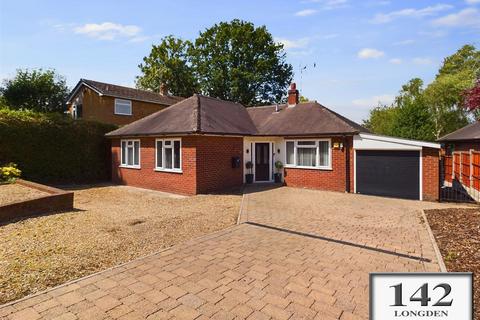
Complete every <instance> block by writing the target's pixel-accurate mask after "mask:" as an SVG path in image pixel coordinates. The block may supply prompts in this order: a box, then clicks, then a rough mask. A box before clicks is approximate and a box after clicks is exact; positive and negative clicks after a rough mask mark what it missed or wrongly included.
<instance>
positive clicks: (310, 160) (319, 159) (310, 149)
mask: <svg viewBox="0 0 480 320" xmlns="http://www.w3.org/2000/svg"><path fill="white" fill-rule="evenodd" d="M285 154H286V155H285V157H286V159H285V166H286V167H294V168H307V169H328V170H330V169H332V149H331V139H316V140H312V139H305V140H286V141H285Z"/></svg>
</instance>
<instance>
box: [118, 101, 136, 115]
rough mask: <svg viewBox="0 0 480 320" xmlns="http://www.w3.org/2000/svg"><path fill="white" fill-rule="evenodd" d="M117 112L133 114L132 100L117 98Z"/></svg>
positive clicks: (119, 113)
mask: <svg viewBox="0 0 480 320" xmlns="http://www.w3.org/2000/svg"><path fill="white" fill-rule="evenodd" d="M114 113H115V114H118V115H122V116H131V115H132V101H130V100H123V99H115V111H114Z"/></svg>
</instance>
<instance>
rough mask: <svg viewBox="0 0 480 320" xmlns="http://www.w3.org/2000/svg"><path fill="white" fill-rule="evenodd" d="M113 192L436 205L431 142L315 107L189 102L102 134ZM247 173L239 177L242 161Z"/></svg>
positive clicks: (293, 101) (295, 98) (435, 153)
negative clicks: (251, 188) (248, 182)
mask: <svg viewBox="0 0 480 320" xmlns="http://www.w3.org/2000/svg"><path fill="white" fill-rule="evenodd" d="M107 136H108V137H109V138H110V139H111V140H112V169H113V171H112V179H113V181H114V182H116V183H120V184H127V185H132V186H138V187H143V188H150V189H156V190H162V191H167V192H174V193H181V194H198V193H209V192H215V191H219V190H223V189H225V188H228V187H233V186H239V185H242V184H243V183H245V175H246V174H247V173H249V171H250V170H251V173H253V180H254V182H255V183H264V182H272V181H273V175H274V173H275V171H276V169H275V165H274V164H275V162H276V161H281V162H282V163H283V164H284V168H283V169H282V173H283V182H284V183H285V184H286V185H287V186H293V187H305V188H315V189H323V190H331V191H339V192H355V193H362V194H371V195H381V196H392V197H401V198H408V199H425V200H437V199H438V191H439V181H438V173H439V166H438V162H439V149H440V145H439V144H436V143H429V142H422V141H413V140H407V139H400V138H393V137H385V136H379V135H374V134H371V133H369V132H368V131H367V130H366V129H365V128H363V127H362V126H360V125H359V124H357V123H355V122H353V121H351V120H349V119H347V118H345V117H343V116H341V115H339V114H338V113H336V112H333V111H332V110H330V109H328V108H326V107H324V106H323V105H321V104H319V103H317V102H306V103H299V93H298V90H297V89H296V87H295V85H294V84H292V86H291V88H290V90H289V91H288V103H287V104H282V105H272V106H261V107H250V108H245V107H244V106H243V105H241V104H238V103H233V102H229V101H223V100H219V99H215V98H210V97H206V96H202V95H194V96H192V97H190V98H188V99H185V100H183V101H180V102H178V103H176V104H174V105H172V106H171V107H169V108H166V109H164V110H162V111H159V112H157V113H154V114H152V115H150V116H147V117H145V118H143V119H141V120H138V121H135V122H133V123H131V124H129V125H126V126H124V127H122V128H120V129H117V130H115V131H112V132H110V133H108V134H107ZM249 161H250V162H252V163H253V168H251V169H250V170H249V169H246V167H245V164H246V163H247V162H249Z"/></svg>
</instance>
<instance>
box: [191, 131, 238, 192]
mask: <svg viewBox="0 0 480 320" xmlns="http://www.w3.org/2000/svg"><path fill="white" fill-rule="evenodd" d="M196 146H197V193H208V192H213V191H221V190H224V189H227V188H231V187H234V186H241V185H242V184H243V172H242V168H243V164H242V155H243V153H242V152H243V151H242V150H243V138H242V137H219V136H197V137H196ZM232 157H239V158H240V161H241V162H240V167H238V168H232Z"/></svg>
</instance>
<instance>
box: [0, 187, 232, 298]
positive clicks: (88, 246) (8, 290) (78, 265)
mask: <svg viewBox="0 0 480 320" xmlns="http://www.w3.org/2000/svg"><path fill="white" fill-rule="evenodd" d="M4 187H5V186H1V188H4ZM8 187H9V188H12V187H13V186H10V185H9V186H8ZM240 201H241V197H240V195H199V196H193V197H183V196H175V195H171V194H166V193H162V192H157V191H150V190H145V189H138V188H133V187H127V186H105V187H91V188H86V189H83V190H75V208H76V210H75V211H71V212H65V213H60V214H54V215H46V216H40V217H34V218H29V219H25V220H21V221H18V222H14V223H10V224H6V225H3V226H2V225H0V257H1V260H0V303H4V302H7V301H10V300H13V299H18V298H20V297H22V296H25V295H27V294H31V293H33V292H36V291H39V290H43V289H46V288H47V287H52V286H56V285H59V284H61V283H64V282H66V281H68V280H71V279H76V278H79V277H81V276H84V275H88V274H91V273H93V272H95V271H99V270H103V269H106V268H109V267H112V266H114V265H118V264H120V263H122V262H126V261H129V260H132V259H134V258H137V257H140V256H144V255H147V254H149V253H152V252H155V251H158V250H160V249H162V248H165V247H169V246H172V245H174V244H177V243H179V242H184V241H186V240H188V239H190V238H194V237H197V236H200V235H203V234H206V233H211V232H213V231H217V230H221V229H224V228H225V227H227V226H231V225H233V224H235V222H236V219H237V216H238V210H239V205H240Z"/></svg>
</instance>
